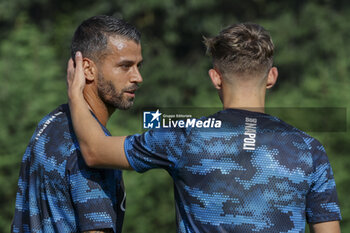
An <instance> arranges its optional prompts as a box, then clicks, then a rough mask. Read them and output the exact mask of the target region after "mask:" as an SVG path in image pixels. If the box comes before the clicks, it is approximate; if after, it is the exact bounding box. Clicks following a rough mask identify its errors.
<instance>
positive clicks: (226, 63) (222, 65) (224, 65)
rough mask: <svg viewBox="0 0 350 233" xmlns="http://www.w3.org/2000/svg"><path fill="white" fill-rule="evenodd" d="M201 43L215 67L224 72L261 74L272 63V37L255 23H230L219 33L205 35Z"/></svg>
mask: <svg viewBox="0 0 350 233" xmlns="http://www.w3.org/2000/svg"><path fill="white" fill-rule="evenodd" d="M204 43H205V45H206V47H207V54H208V55H210V56H212V58H213V63H214V66H216V67H217V68H218V69H219V71H220V72H222V73H223V74H225V73H238V74H261V73H263V72H267V71H268V70H269V69H270V68H271V67H272V64H273V53H274V45H273V42H272V39H271V36H270V34H269V33H268V32H267V31H266V30H265V29H264V28H263V27H262V26H260V25H258V24H254V23H239V24H233V25H231V26H229V27H227V28H225V29H223V30H222V31H221V32H220V34H219V35H218V36H215V37H213V38H208V39H207V38H204Z"/></svg>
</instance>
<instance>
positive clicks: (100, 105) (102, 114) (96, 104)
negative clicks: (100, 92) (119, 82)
mask: <svg viewBox="0 0 350 233" xmlns="http://www.w3.org/2000/svg"><path fill="white" fill-rule="evenodd" d="M84 98H85V100H86V102H87V103H88V105H89V108H90V110H91V111H92V112H93V113H94V114H95V116H96V118H97V119H98V121H99V122H100V123H101V124H102V125H103V126H105V127H106V125H107V121H108V120H109V118H110V116H111V115H112V114H113V112H114V111H115V109H114V108H109V107H107V106H106V104H105V103H104V102H103V101H102V100H101V99H100V98H99V97H98V96H97V94H96V93H95V92H93V91H91V90H90V89H89V88H85V89H84Z"/></svg>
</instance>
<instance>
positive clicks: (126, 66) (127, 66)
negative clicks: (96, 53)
mask: <svg viewBox="0 0 350 233" xmlns="http://www.w3.org/2000/svg"><path fill="white" fill-rule="evenodd" d="M121 67H122V68H123V69H129V68H130V66H129V65H121Z"/></svg>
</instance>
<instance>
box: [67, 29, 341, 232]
mask: <svg viewBox="0 0 350 233" xmlns="http://www.w3.org/2000/svg"><path fill="white" fill-rule="evenodd" d="M205 44H206V46H207V51H208V53H209V54H210V55H211V56H212V58H213V68H212V69H210V70H209V76H210V78H211V80H212V83H213V84H214V87H215V88H216V89H217V90H218V93H219V96H220V99H221V101H222V103H223V108H224V110H222V111H219V112H217V113H215V114H214V115H212V116H209V117H203V118H201V119H199V120H197V122H199V121H202V122H203V121H206V120H207V119H216V120H217V121H219V122H221V123H222V124H221V128H211V129H204V130H203V128H200V127H199V126H200V125H202V124H193V125H195V126H191V127H188V128H186V127H182V128H180V127H179V128H161V129H155V130H150V131H147V132H145V133H143V134H142V135H131V136H128V137H125V136H123V137H106V136H105V135H104V134H103V133H102V131H101V130H100V128H99V126H98V124H96V122H94V120H93V118H92V117H91V116H90V114H89V111H88V108H87V105H86V103H85V100H84V98H83V95H82V90H83V88H84V85H85V82H84V80H85V78H84V74H83V72H82V65H81V64H82V61H81V59H78V60H77V67H76V69H75V70H74V68H73V66H72V62H70V64H69V69H68V72H69V74H68V76H67V78H68V95H69V104H70V109H71V112H72V120H73V126H74V130H75V132H76V134H77V137H78V141H79V143H80V147H81V150H82V154H83V156H84V159H85V160H86V162H87V164H88V165H90V166H99V167H104V166H106V167H116V168H120V169H134V170H136V171H137V172H145V171H147V170H149V169H152V168H163V169H166V170H167V171H168V172H169V174H170V175H171V176H172V178H173V180H174V183H175V185H174V187H175V199H176V212H177V225H178V232H238V233H243V232H249V233H251V232H304V230H305V221H307V222H309V223H310V228H311V230H312V231H313V232H316V233H322V232H324V233H338V232H340V228H339V220H340V219H341V216H340V210H339V205H338V200H337V193H336V189H335V182H334V178H333V173H332V169H331V166H330V164H329V161H328V158H327V155H326V153H325V150H324V148H323V146H322V145H321V144H320V143H319V142H318V141H317V140H316V139H314V138H312V137H310V136H309V135H307V134H306V133H304V132H302V131H300V130H298V129H296V128H294V127H293V126H291V125H288V124H287V123H285V122H283V121H282V120H280V119H278V118H276V117H273V116H270V115H268V114H265V113H264V106H265V92H266V89H267V88H271V87H272V86H273V85H274V84H275V82H276V80H277V76H278V72H277V68H276V67H273V66H272V64H273V53H274V46H273V43H272V40H271V38H270V35H269V33H268V32H267V31H266V30H265V29H264V28H262V27H261V26H259V25H257V24H252V23H242V24H235V25H232V26H230V27H228V28H225V29H224V30H222V31H221V32H220V34H219V35H218V36H216V37H213V38H209V39H205ZM87 125H88V126H89V127H86V126H87Z"/></svg>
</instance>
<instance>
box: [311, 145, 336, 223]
mask: <svg viewBox="0 0 350 233" xmlns="http://www.w3.org/2000/svg"><path fill="white" fill-rule="evenodd" d="M313 151H314V153H313V158H314V159H313V162H314V165H313V167H314V171H313V173H312V175H311V187H310V190H309V193H308V195H307V198H306V218H307V222H309V223H318V222H328V221H336V220H341V214H340V208H339V202H338V196H337V191H336V186H335V180H334V177H333V171H332V167H331V165H330V163H329V160H328V157H327V154H326V151H325V149H324V148H323V146H322V145H321V144H320V143H317V145H315V146H314V148H313Z"/></svg>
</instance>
